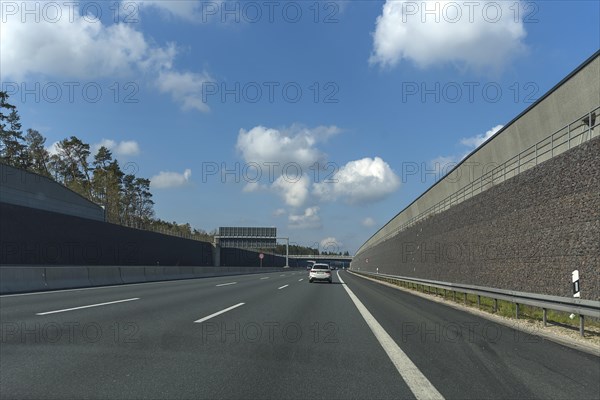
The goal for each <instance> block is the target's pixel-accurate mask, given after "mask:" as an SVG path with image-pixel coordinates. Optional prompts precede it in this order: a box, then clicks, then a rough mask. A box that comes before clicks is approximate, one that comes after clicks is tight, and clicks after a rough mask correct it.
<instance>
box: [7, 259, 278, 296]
mask: <svg viewBox="0 0 600 400" xmlns="http://www.w3.org/2000/svg"><path fill="white" fill-rule="evenodd" d="M279 271H281V268H277V267H268V268H267V267H265V268H258V267H178V266H173V267H161V266H147V267H137V266H58V267H54V266H53V267H41V266H40V267H38V266H12V265H10V266H0V294H8V293H26V292H38V291H44V290H54V289H72V288H85V287H92V286H104V285H119V284H127V283H144V282H158V281H168V280H177V279H190V278H207V277H216V276H230V275H242V274H257V273H267V272H279Z"/></svg>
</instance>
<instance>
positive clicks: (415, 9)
mask: <svg viewBox="0 0 600 400" xmlns="http://www.w3.org/2000/svg"><path fill="white" fill-rule="evenodd" d="M514 7H515V6H514V2H495V1H489V0H483V1H482V2H471V3H461V2H454V1H440V0H426V1H420V2H414V1H404V0H387V1H386V2H385V4H384V6H383V10H382V14H381V15H380V16H378V17H377V21H376V28H375V32H374V33H373V53H372V55H371V57H370V60H369V61H370V63H371V64H379V65H381V66H384V67H393V66H395V65H397V64H398V63H399V62H400V61H402V60H404V59H406V60H411V61H413V62H415V63H416V64H417V65H418V66H419V67H421V68H424V67H428V66H431V65H435V64H446V63H451V64H455V65H456V66H458V67H461V68H462V67H470V68H473V69H476V70H485V69H492V70H498V69H500V68H502V66H504V65H505V64H506V63H507V62H508V61H509V60H510V59H511V58H512V57H514V56H515V55H517V54H519V53H521V52H523V51H524V50H525V45H524V44H523V40H524V38H525V36H526V32H525V28H524V26H523V22H522V20H521V19H515V11H514ZM519 8H522V5H520V6H519ZM426 10H437V11H434V12H433V13H429V14H428V13H426ZM521 11H523V10H522V9H521ZM519 15H520V16H521V17H522V16H523V15H526V13H524V12H520V13H519ZM436 18H437V20H436Z"/></svg>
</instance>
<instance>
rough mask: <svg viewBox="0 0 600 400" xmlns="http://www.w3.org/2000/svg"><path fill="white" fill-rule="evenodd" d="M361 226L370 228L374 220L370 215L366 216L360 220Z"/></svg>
mask: <svg viewBox="0 0 600 400" xmlns="http://www.w3.org/2000/svg"><path fill="white" fill-rule="evenodd" d="M361 224H362V226H364V227H365V228H371V227H372V226H374V225H375V220H374V219H373V218H371V217H367V218H365V219H363V220H362V221H361Z"/></svg>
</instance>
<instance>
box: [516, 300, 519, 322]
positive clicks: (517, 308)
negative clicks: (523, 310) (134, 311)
mask: <svg viewBox="0 0 600 400" xmlns="http://www.w3.org/2000/svg"><path fill="white" fill-rule="evenodd" d="M515 306H516V307H515V318H516V319H519V303H515Z"/></svg>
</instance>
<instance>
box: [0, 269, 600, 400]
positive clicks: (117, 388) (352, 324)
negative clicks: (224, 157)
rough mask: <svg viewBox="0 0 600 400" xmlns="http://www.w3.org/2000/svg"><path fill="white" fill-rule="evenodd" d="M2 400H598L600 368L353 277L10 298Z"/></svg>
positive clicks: (1, 353)
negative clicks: (313, 280) (329, 279)
mask: <svg viewBox="0 0 600 400" xmlns="http://www.w3.org/2000/svg"><path fill="white" fill-rule="evenodd" d="M0 325H1V326H0V328H1V331H0V334H1V337H0V398H2V399H113V398H114V399H288V398H289V399H415V398H416V399H599V398H600V358H599V357H596V356H593V355H590V354H587V353H583V352H580V351H577V350H574V349H571V348H568V347H565V346H562V345H560V344H556V343H553V342H550V341H547V340H545V339H542V338H541V337H538V336H532V335H528V334H525V333H521V332H519V331H516V330H513V329H511V328H509V327H506V326H503V325H498V324H496V323H493V322H490V321H488V320H485V319H482V318H480V317H477V316H475V315H472V314H469V313H465V312H462V311H460V310H457V309H454V308H450V307H447V306H445V305H443V304H439V303H435V302H430V301H428V300H426V299H423V298H421V297H418V296H413V295H411V294H409V293H405V292H402V291H399V290H395V289H393V288H389V287H386V286H383V285H380V284H377V283H374V282H371V281H368V280H365V279H363V278H361V277H358V276H355V275H352V274H350V273H348V272H346V271H335V272H334V282H333V283H332V284H328V283H313V284H310V283H309V282H308V273H307V271H303V270H302V271H300V270H286V271H285V272H280V273H279V272H278V273H266V274H255V275H240V276H226V277H215V278H203V279H193V280H183V281H168V282H153V283H146V284H135V285H123V286H113V287H101V288H89V289H80V290H65V291H55V292H45V293H34V294H21V295H7V296H1V297H0Z"/></svg>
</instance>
